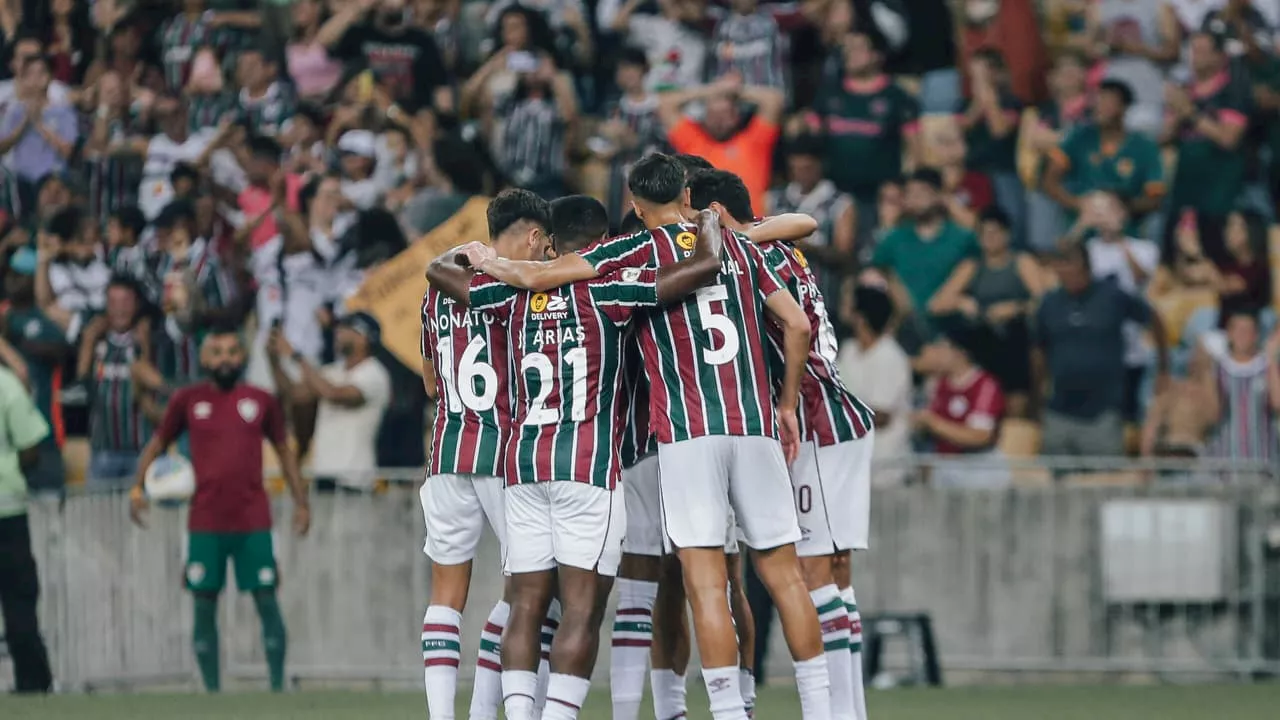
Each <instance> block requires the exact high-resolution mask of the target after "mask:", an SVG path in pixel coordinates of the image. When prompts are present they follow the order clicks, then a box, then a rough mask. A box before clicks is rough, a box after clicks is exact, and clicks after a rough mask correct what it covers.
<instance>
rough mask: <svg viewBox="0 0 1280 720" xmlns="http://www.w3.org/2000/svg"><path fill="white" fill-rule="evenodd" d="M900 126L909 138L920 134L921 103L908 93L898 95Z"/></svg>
mask: <svg viewBox="0 0 1280 720" xmlns="http://www.w3.org/2000/svg"><path fill="white" fill-rule="evenodd" d="M898 126H899V127H900V128H901V129H902V134H903V135H904V136H907V137H910V136H912V135H915V134H917V133H919V132H920V101H919V100H916V99H915V98H914V97H911V95H909V94H908V93H906V92H901V93H899V95H898Z"/></svg>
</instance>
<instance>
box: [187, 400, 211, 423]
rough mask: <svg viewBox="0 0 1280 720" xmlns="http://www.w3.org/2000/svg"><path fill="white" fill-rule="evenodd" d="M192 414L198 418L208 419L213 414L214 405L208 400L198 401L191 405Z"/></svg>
mask: <svg viewBox="0 0 1280 720" xmlns="http://www.w3.org/2000/svg"><path fill="white" fill-rule="evenodd" d="M191 414H192V415H194V416H195V418H196V419H197V420H207V419H209V416H210V415H212V414H213V406H212V405H210V404H209V403H207V402H198V403H196V404H195V405H192V406H191Z"/></svg>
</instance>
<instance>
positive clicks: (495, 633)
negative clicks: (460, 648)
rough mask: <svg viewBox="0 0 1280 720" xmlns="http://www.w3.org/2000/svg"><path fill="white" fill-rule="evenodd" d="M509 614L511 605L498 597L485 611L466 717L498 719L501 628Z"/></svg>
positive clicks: (488, 719)
mask: <svg viewBox="0 0 1280 720" xmlns="http://www.w3.org/2000/svg"><path fill="white" fill-rule="evenodd" d="M510 615H511V606H510V605H508V604H507V603H506V602H505V601H503V600H499V601H498V604H496V605H494V606H493V610H491V611H489V619H488V620H485V623H484V630H483V631H482V632H481V633H480V653H479V655H478V656H477V657H476V679H475V683H474V685H473V686H472V688H471V714H470V716H469V717H470V720H498V708H499V707H501V706H502V631H503V630H504V629H506V627H507V618H508V617H510Z"/></svg>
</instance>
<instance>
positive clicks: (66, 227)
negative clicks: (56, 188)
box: [45, 205, 86, 242]
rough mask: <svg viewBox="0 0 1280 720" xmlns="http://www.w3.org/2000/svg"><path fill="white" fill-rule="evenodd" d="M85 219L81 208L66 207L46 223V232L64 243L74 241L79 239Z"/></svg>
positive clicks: (74, 206)
mask: <svg viewBox="0 0 1280 720" xmlns="http://www.w3.org/2000/svg"><path fill="white" fill-rule="evenodd" d="M85 217H86V216H85V213H84V211H82V210H81V209H80V208H79V206H76V205H70V206H68V207H64V208H62V209H61V210H59V211H58V212H56V213H54V214H53V217H51V218H49V221H48V222H47V223H45V231H46V232H48V233H49V234H50V235H53V236H55V237H57V238H58V239H59V240H62V241H63V242H66V241H68V240H74V239H76V238H77V237H79V235H80V231H81V230H82V229H83V228H84V221H85Z"/></svg>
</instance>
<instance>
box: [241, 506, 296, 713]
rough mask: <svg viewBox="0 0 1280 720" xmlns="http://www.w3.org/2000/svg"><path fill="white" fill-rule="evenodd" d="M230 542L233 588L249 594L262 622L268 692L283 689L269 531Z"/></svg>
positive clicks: (280, 618) (281, 633)
mask: <svg viewBox="0 0 1280 720" xmlns="http://www.w3.org/2000/svg"><path fill="white" fill-rule="evenodd" d="M232 542H233V543H234V545H233V547H232V551H231V559H232V561H234V563H235V568H236V588H237V589H239V590H240V592H247V593H251V594H252V595H253V605H254V607H255V608H256V609H257V611H258V618H259V619H260V620H261V621H262V648H263V654H265V655H266V656H267V674H268V676H269V679H270V681H271V690H272V691H273V692H281V691H283V690H284V658H285V651H286V649H287V647H288V636H287V635H286V632H285V627H284V614H283V613H281V611H280V601H279V599H278V598H277V597H276V587H277V585H278V584H279V571H278V569H277V567H276V556H275V550H274V548H273V547H272V542H271V532H270V531H269V530H261V531H258V532H250V533H240V534H238V535H236V536H233V537H232Z"/></svg>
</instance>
